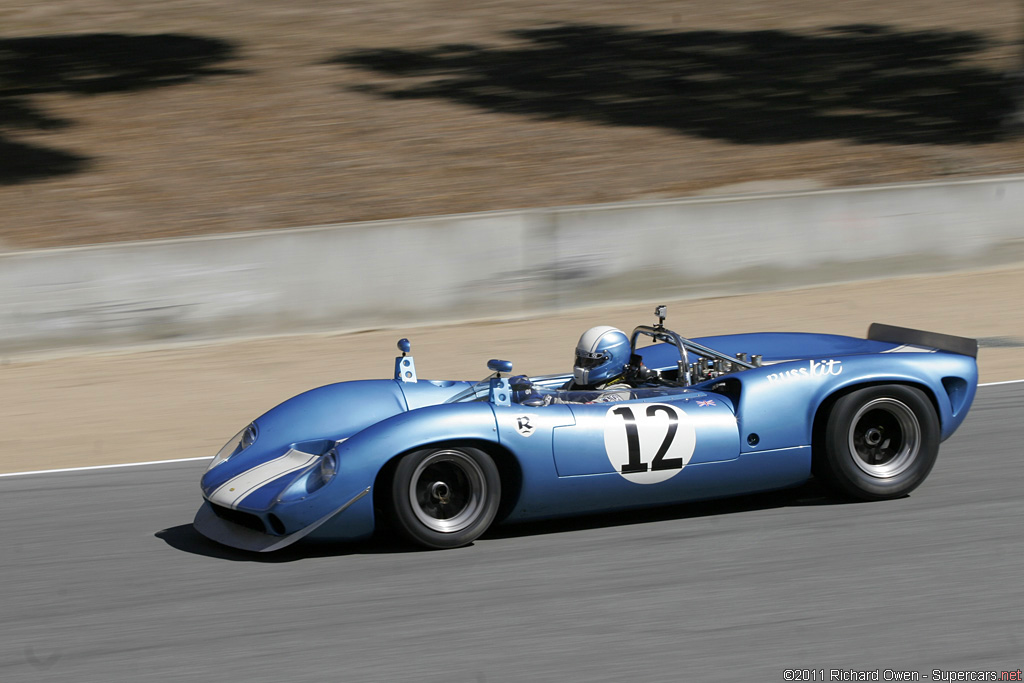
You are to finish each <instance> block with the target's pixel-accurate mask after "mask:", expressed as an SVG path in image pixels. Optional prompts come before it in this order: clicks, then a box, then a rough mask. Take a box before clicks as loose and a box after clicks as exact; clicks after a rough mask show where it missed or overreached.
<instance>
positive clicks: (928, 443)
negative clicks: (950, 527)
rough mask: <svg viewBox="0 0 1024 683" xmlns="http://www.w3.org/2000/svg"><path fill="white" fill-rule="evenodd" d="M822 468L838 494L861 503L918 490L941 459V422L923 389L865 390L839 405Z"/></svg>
mask: <svg viewBox="0 0 1024 683" xmlns="http://www.w3.org/2000/svg"><path fill="white" fill-rule="evenodd" d="M823 445H824V449H825V454H824V455H825V457H824V462H823V463H822V465H823V467H821V468H819V469H820V470H821V473H822V474H824V475H825V476H824V478H825V479H826V481H827V482H828V483H830V484H832V485H833V487H834V488H836V489H838V490H839V491H840V492H842V493H845V494H847V495H849V496H852V497H854V498H857V499H860V500H886V499H890V498H899V497H901V496H905V495H906V494H908V493H910V492H911V491H913V490H914V489H915V488H917V487H918V486H919V485H920V484H921V482H923V481H924V479H925V477H927V476H928V473H929V472H930V471H931V469H932V466H933V465H934V464H935V458H936V457H937V456H938V453H939V421H938V418H937V417H936V415H935V409H934V407H933V406H932V404H931V401H929V400H928V397H927V396H926V395H925V394H924V392H922V391H921V390H920V389H915V388H914V387H908V386H903V385H899V384H890V385H881V386H874V387H865V388H863V389H858V390H856V391H853V392H851V393H849V394H847V395H845V396H843V397H841V398H840V399H839V400H838V401H836V403H835V405H834V406H833V407H832V411H831V413H830V414H829V417H828V423H827V426H826V429H825V437H824V444H823Z"/></svg>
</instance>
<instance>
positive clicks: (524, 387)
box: [508, 375, 533, 403]
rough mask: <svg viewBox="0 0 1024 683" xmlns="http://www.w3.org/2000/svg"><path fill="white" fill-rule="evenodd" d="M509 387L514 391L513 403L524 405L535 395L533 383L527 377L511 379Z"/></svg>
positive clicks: (519, 376)
mask: <svg viewBox="0 0 1024 683" xmlns="http://www.w3.org/2000/svg"><path fill="white" fill-rule="evenodd" d="M508 385H509V387H510V388H511V389H512V402H513V403H522V402H524V401H525V400H527V399H528V398H530V396H531V395H532V394H533V382H531V381H530V378H529V377H527V376H526V375H516V376H515V377H509V378H508Z"/></svg>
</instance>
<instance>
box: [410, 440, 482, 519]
mask: <svg viewBox="0 0 1024 683" xmlns="http://www.w3.org/2000/svg"><path fill="white" fill-rule="evenodd" d="M486 497H487V482H486V480H485V478H484V472H483V470H482V469H481V468H480V465H478V464H477V462H476V461H475V460H473V459H472V458H471V457H469V456H468V455H466V454H465V453H463V452H462V451H454V450H444V451H437V452H435V453H431V454H430V455H429V456H427V457H426V458H424V459H423V462H421V463H420V464H419V465H418V466H417V467H416V470H415V471H414V472H413V474H412V480H411V481H410V482H409V502H410V503H411V504H412V510H413V512H414V513H415V514H416V518H417V519H419V521H420V522H422V523H423V524H424V525H425V526H426V527H427V528H429V529H431V530H433V531H438V532H441V533H449V534H450V533H455V532H458V531H462V530H463V529H465V528H467V527H469V526H470V525H472V524H473V522H475V521H476V520H477V518H478V517H479V516H480V512H481V511H482V510H483V509H484V500H485V498H486Z"/></svg>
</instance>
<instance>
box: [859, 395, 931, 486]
mask: <svg viewBox="0 0 1024 683" xmlns="http://www.w3.org/2000/svg"><path fill="white" fill-rule="evenodd" d="M852 425H853V426H852V427H850V437H849V441H850V452H851V453H852V454H853V461H854V462H855V463H856V464H857V467H859V468H860V469H861V470H863V471H864V472H865V473H866V474H869V475H871V476H872V477H877V478H879V479H891V478H892V477H895V476H897V475H899V474H901V473H903V472H905V471H906V470H907V468H908V467H910V465H911V464H912V463H913V462H914V460H915V459H916V458H917V454H918V452H919V451H920V450H921V424H920V422H919V421H918V419H917V415H915V414H914V411H913V410H911V409H910V407H909V406H907V405H906V404H905V403H903V402H901V401H897V400H896V399H894V398H876V399H875V400H873V401H869V402H868V403H866V404H864V405H863V406H861V408H860V410H858V411H857V414H856V415H854V417H853V422H852Z"/></svg>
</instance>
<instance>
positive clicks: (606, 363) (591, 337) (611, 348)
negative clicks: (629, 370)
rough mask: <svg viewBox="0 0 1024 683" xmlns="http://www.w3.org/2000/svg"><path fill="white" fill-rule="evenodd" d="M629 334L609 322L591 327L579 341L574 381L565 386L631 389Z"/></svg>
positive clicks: (574, 387)
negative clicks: (628, 367) (627, 369)
mask: <svg viewBox="0 0 1024 683" xmlns="http://www.w3.org/2000/svg"><path fill="white" fill-rule="evenodd" d="M629 356H630V344H629V337H627V336H626V333H625V332H623V331H622V330H620V329H617V328H614V327H610V326H608V325H599V326H597V327H591V328H590V329H589V330H587V331H586V332H584V333H583V336H582V337H580V340H579V342H578V343H577V344H576V358H575V361H574V362H573V368H572V380H570V381H569V383H568V384H566V385H565V386H564V387H562V388H563V389H576V390H579V389H599V390H605V389H631V388H632V386H631V385H630V384H629V383H627V382H626V380H625V377H624V375H625V371H626V364H627V363H628V362H629Z"/></svg>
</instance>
